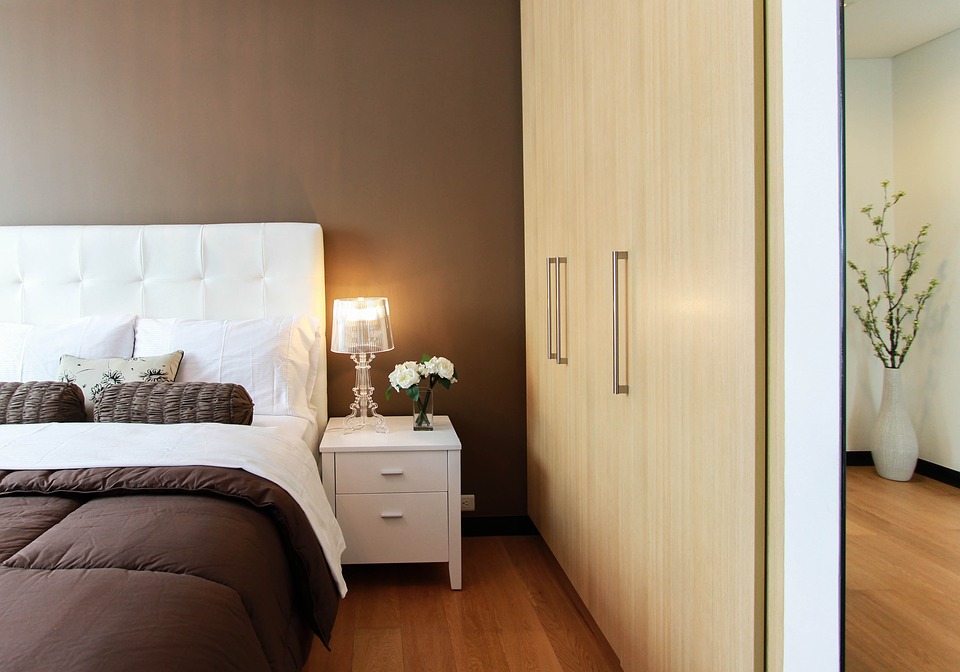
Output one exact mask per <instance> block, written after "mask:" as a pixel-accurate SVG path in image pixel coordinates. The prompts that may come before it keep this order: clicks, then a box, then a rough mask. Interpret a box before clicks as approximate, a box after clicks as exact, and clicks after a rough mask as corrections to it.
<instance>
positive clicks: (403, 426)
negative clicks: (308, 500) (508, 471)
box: [320, 415, 461, 590]
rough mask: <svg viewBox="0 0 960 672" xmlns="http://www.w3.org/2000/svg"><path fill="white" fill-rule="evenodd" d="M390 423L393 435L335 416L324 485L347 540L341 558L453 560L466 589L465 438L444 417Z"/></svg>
mask: <svg viewBox="0 0 960 672" xmlns="http://www.w3.org/2000/svg"><path fill="white" fill-rule="evenodd" d="M386 421H387V427H388V428H389V430H390V431H389V432H388V433H386V434H378V433H376V432H375V431H374V430H373V427H366V428H364V429H361V430H358V431H355V432H353V433H351V434H344V433H343V431H342V426H343V425H342V423H343V419H342V418H333V419H331V420H330V422H329V423H328V424H327V428H326V430H325V431H324V433H323V438H322V439H321V441H320V468H321V473H322V476H323V488H324V490H325V491H326V493H327V498H328V499H329V500H330V506H332V507H333V512H334V514H336V516H337V521H338V522H339V523H340V527H341V529H342V530H343V536H344V539H345V540H346V542H347V550H346V551H344V553H343V557H342V558H341V561H342V562H343V564H345V565H350V564H371V563H388V562H399V563H405V562H446V563H449V566H450V588H452V589H453V590H460V587H461V570H460V438H459V437H458V436H457V433H456V431H454V429H453V424H451V422H450V418H449V417H447V416H445V415H438V416H436V417H435V418H434V430H433V431H432V432H415V431H413V418H412V417H411V416H393V417H387V418H386Z"/></svg>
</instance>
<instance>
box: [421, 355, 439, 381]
mask: <svg viewBox="0 0 960 672" xmlns="http://www.w3.org/2000/svg"><path fill="white" fill-rule="evenodd" d="M436 372H437V358H436V357H431V358H430V359H428V360H427V361H425V362H421V363H420V375H422V376H423V377H424V378H426V377H427V376H432V375H433V374H435V373H436Z"/></svg>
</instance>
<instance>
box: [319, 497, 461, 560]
mask: <svg viewBox="0 0 960 672" xmlns="http://www.w3.org/2000/svg"><path fill="white" fill-rule="evenodd" d="M337 520H338V521H339V522H340V527H341V528H342V529H343V537H344V539H345V540H346V542H347V550H345V551H344V552H343V557H342V562H343V563H344V564H348V565H349V564H364V563H382V562H447V560H448V559H449V546H448V536H447V535H448V532H447V525H448V520H449V517H448V513H447V493H446V492H417V493H406V494H376V495H337Z"/></svg>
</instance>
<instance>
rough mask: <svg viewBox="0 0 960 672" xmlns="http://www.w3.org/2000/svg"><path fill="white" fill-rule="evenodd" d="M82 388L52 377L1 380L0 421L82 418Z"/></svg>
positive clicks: (58, 420)
mask: <svg viewBox="0 0 960 672" xmlns="http://www.w3.org/2000/svg"><path fill="white" fill-rule="evenodd" d="M86 419H87V415H86V413H84V410H83V392H82V391H81V390H80V388H79V387H77V386H76V385H74V384H73V383H60V382H57V381H53V380H41V381H32V382H28V383H17V382H13V383H0V425H3V424H8V425H21V424H31V423H37V422H83V421H84V420H86Z"/></svg>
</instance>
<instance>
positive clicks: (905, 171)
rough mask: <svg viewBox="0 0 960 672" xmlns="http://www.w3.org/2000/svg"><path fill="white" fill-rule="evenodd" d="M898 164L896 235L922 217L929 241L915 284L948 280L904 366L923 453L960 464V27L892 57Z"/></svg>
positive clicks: (901, 237)
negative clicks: (959, 304) (900, 195)
mask: <svg viewBox="0 0 960 672" xmlns="http://www.w3.org/2000/svg"><path fill="white" fill-rule="evenodd" d="M893 118H894V144H893V147H894V162H895V168H896V171H897V180H898V181H899V182H900V183H901V184H902V185H903V187H902V188H903V189H904V190H906V191H907V192H908V193H907V196H906V197H905V198H904V199H903V200H902V201H901V202H900V204H899V205H898V206H897V208H898V209H899V210H900V212H899V214H898V219H897V239H898V241H899V242H901V243H902V242H905V241H906V240H907V239H908V238H912V237H913V236H914V235H916V232H917V230H918V229H919V228H920V226H922V225H923V224H924V223H927V222H929V223H930V224H932V229H931V232H930V238H929V240H930V245H929V247H928V252H927V256H926V257H925V258H924V259H923V265H922V266H921V270H920V272H919V273H918V274H917V275H918V280H917V282H916V284H915V285H913V286H914V287H916V289H918V290H919V289H921V288H923V287H924V286H926V281H927V280H928V279H929V278H930V277H931V276H934V277H937V278H938V279H940V281H941V282H942V283H943V284H942V285H941V287H940V288H939V289H938V290H937V294H936V295H934V298H933V299H932V301H931V303H930V307H929V308H928V311H929V312H925V313H924V315H923V316H922V317H921V322H920V335H919V336H918V337H917V340H916V342H915V343H914V345H913V349H912V350H911V351H910V354H909V355H908V356H907V360H906V362H905V364H904V370H903V380H904V387H905V390H906V393H907V397H908V399H909V402H908V406H909V410H910V417H911V418H912V419H913V422H914V425H915V426H916V429H917V438H918V440H919V443H920V457H921V458H923V459H925V460H928V461H930V462H934V463H936V464H940V465H943V466H946V467H949V468H951V469H956V470H960V426H958V425H957V422H956V408H957V403H958V402H960V376H958V375H957V373H958V371H960V340H958V338H957V335H958V334H960V311H958V310H953V311H951V310H950V304H951V303H953V297H954V296H955V295H956V292H957V291H958V288H960V285H958V281H957V278H956V275H957V268H960V265H958V261H960V229H958V224H960V161H958V155H960V31H955V32H953V33H950V34H948V35H945V36H943V37H941V38H939V39H936V40H933V41H932V42H928V43H927V44H924V45H922V46H920V47H917V48H916V49H911V50H910V51H908V52H905V53H903V54H901V55H899V56H897V57H896V58H894V59H893Z"/></svg>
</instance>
